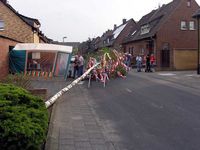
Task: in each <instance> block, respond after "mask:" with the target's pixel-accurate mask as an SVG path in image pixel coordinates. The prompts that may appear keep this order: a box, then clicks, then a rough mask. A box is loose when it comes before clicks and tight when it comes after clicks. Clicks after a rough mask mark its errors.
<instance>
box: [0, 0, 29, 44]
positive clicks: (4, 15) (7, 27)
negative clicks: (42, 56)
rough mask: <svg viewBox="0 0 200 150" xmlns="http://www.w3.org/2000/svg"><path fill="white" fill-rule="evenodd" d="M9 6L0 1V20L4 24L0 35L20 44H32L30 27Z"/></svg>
mask: <svg viewBox="0 0 200 150" xmlns="http://www.w3.org/2000/svg"><path fill="white" fill-rule="evenodd" d="M9 6H10V5H9V4H5V3H2V2H1V1H0V20H2V21H3V22H4V29H3V30H1V31H0V35H2V36H5V37H8V38H11V39H14V40H18V41H20V42H26V43H31V42H33V31H32V27H31V26H29V25H28V24H27V23H26V22H25V21H24V20H22V18H20V16H18V15H17V14H16V13H15V12H14V10H12V7H11V6H10V7H9Z"/></svg>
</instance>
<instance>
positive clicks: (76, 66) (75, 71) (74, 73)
mask: <svg viewBox="0 0 200 150" xmlns="http://www.w3.org/2000/svg"><path fill="white" fill-rule="evenodd" d="M77 74H78V56H77V55H76V56H75V59H74V72H73V78H74V79H75V78H76V75H77Z"/></svg>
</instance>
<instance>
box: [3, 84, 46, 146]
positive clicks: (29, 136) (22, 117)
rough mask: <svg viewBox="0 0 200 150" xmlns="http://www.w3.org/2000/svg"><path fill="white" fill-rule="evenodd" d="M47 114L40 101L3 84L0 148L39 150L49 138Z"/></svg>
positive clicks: (17, 88) (18, 89)
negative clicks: (47, 137)
mask: <svg viewBox="0 0 200 150" xmlns="http://www.w3.org/2000/svg"><path fill="white" fill-rule="evenodd" d="M47 128H48V112H47V109H46V108H45V105H44V102H43V101H42V99H41V98H39V97H35V96H33V95H31V94H30V93H29V92H28V91H26V90H24V89H22V88H19V87H16V86H14V85H9V84H0V148H1V149H13V150H15V149H16V150H17V149H20V150H22V149H24V150H27V149H30V150H35V149H40V148H41V145H42V144H43V142H44V140H45V138H46V132H47Z"/></svg>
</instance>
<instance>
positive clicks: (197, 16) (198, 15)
mask: <svg viewBox="0 0 200 150" xmlns="http://www.w3.org/2000/svg"><path fill="white" fill-rule="evenodd" d="M192 17H193V18H195V19H197V32H198V39H197V40H198V50H197V74H200V64H199V54H200V27H199V23H200V21H199V20H200V9H199V10H197V11H196V13H195V14H194V15H193V16H192Z"/></svg>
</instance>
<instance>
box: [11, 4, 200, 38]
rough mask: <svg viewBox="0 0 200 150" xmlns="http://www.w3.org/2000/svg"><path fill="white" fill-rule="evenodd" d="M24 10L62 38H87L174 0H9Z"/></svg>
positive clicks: (45, 30)
mask: <svg viewBox="0 0 200 150" xmlns="http://www.w3.org/2000/svg"><path fill="white" fill-rule="evenodd" d="M8 1H9V3H10V4H11V5H12V6H13V7H14V8H15V9H16V10H17V11H18V12H19V13H21V14H23V15H25V16H29V17H33V18H37V19H39V21H40V22H41V25H42V26H41V30H42V32H43V33H44V34H45V35H46V36H47V37H49V38H52V39H54V40H57V41H62V38H63V37H64V36H67V39H65V41H70V42H71V41H80V42H82V41H85V40H87V39H88V37H91V38H93V37H97V36H101V35H102V33H103V32H104V31H106V30H107V29H112V28H113V25H114V24H117V25H120V24H121V23H122V19H123V18H126V19H130V18H133V19H134V20H135V21H138V20H139V19H140V18H141V17H142V16H143V15H145V14H147V13H149V12H150V11H151V10H153V9H156V8H158V6H159V5H162V4H166V3H169V2H171V1H172V0H28V1H27V0H8ZM196 1H197V3H198V4H200V0H196Z"/></svg>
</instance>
